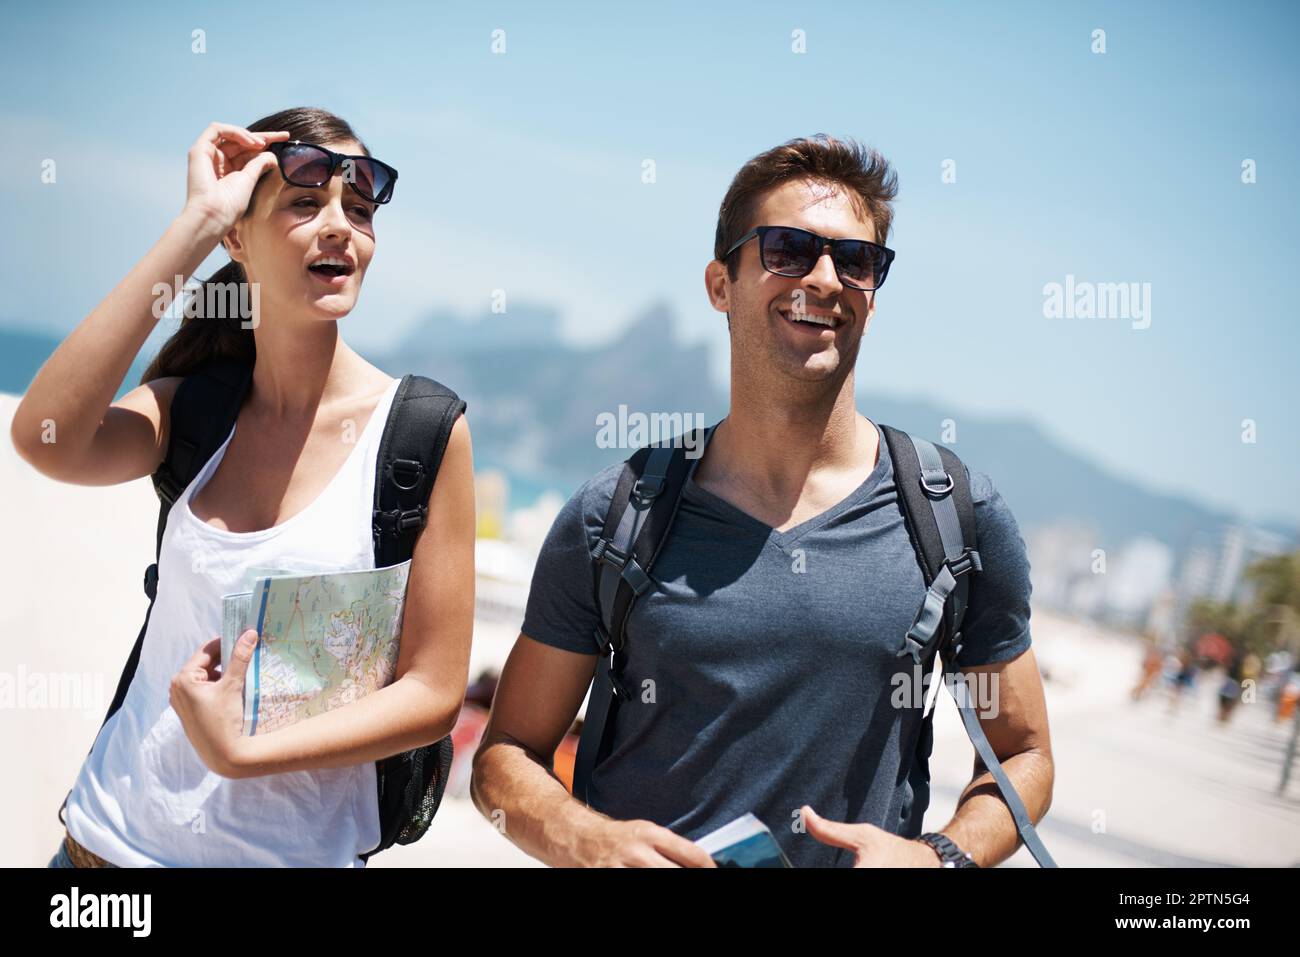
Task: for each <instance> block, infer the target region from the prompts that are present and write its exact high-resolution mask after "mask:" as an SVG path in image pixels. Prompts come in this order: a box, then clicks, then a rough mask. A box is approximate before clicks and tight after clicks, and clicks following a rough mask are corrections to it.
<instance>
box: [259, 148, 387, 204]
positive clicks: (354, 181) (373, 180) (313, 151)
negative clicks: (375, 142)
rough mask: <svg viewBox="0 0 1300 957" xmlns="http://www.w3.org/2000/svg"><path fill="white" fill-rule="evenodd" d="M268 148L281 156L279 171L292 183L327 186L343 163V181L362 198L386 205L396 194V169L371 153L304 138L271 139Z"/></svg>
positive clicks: (277, 155) (279, 157) (278, 158)
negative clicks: (349, 153)
mask: <svg viewBox="0 0 1300 957" xmlns="http://www.w3.org/2000/svg"><path fill="white" fill-rule="evenodd" d="M267 149H268V150H270V151H271V152H272V153H274V154H275V156H276V159H277V160H279V163H280V175H281V176H283V177H284V181H285V182H286V183H288V184H289V185H290V186H305V187H308V188H311V189H315V188H317V187H320V186H324V185H325V184H326V183H328V182H329V181H330V177H331V176H333V175H334V171H335V170H336V169H338V168H339V167H340V166H341V167H343V182H345V183H347V184H348V185H349V186H351V187H352V188H353V189H354V190H355V191H356V192H357V194H358V195H359V196H361V198H362V199H365V200H369V201H370V202H372V203H377V204H379V205H383V204H384V203H386V202H388V201H389V200H390V199H392V198H393V184H394V183H395V182H397V170H395V169H393V168H392V167H391V166H389V165H388V164H387V163H381V162H379V160H377V159H374V158H372V157H369V156H345V155H344V154H343V153H335V152H333V151H332V150H327V149H326V148H325V147H323V146H317V145H316V144H315V143H304V142H302V141H301V140H290V141H289V142H288V143H271V144H270V145H268V146H267Z"/></svg>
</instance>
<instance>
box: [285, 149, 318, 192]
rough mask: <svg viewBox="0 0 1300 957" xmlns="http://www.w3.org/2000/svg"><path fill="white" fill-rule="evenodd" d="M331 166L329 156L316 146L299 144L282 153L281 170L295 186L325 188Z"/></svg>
mask: <svg viewBox="0 0 1300 957" xmlns="http://www.w3.org/2000/svg"><path fill="white" fill-rule="evenodd" d="M330 165H331V164H330V157H329V154H328V153H326V152H324V151H323V150H320V149H317V148H316V147H314V146H308V145H306V144H299V145H297V146H286V147H285V148H284V149H283V150H281V151H280V170H281V172H283V173H284V178H285V179H287V180H288V181H289V182H290V183H292V184H293V185H294V186H313V187H314V186H324V185H325V184H326V183H327V182H329V178H330Z"/></svg>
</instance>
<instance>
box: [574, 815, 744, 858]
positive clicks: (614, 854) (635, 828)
mask: <svg viewBox="0 0 1300 957" xmlns="http://www.w3.org/2000/svg"><path fill="white" fill-rule="evenodd" d="M575 863H577V864H578V865H580V866H582V867H717V866H718V865H717V862H716V861H714V860H713V858H712V857H710V856H709V853H708V852H707V851H705V850H704V849H703V848H701V847H700V846H699V845H698V844H696V843H695V842H694V841H688V840H687V839H686V838H684V837H682V836H681V835H680V834H676V833H674V832H673V831H670V830H668V828H666V827H661V826H660V825H658V824H655V823H654V822H653V821H611V820H603V821H599V822H597V823H596V824H595V825H593V826H592V827H591V829H590V830H589V831H587V832H586V834H584V835H583V838H582V840H581V841H580V843H579V850H578V860H577V861H576V862H575Z"/></svg>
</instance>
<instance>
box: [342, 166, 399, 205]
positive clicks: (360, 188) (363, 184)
mask: <svg viewBox="0 0 1300 957" xmlns="http://www.w3.org/2000/svg"><path fill="white" fill-rule="evenodd" d="M343 177H344V180H345V181H346V182H348V183H350V184H351V185H352V186H353V187H354V188H355V189H356V191H357V192H358V193H360V194H361V195H362V196H363V197H364V198H366V199H368V200H370V201H371V202H372V203H375V202H387V201H388V196H387V195H386V194H387V193H389V192H391V191H392V185H393V178H392V176H391V175H390V174H389V172H388V170H387V168H386V167H384V166H382V165H380V164H379V163H376V162H374V161H373V160H369V159H366V158H364V157H361V158H357V159H349V160H346V161H345V162H344V164H343Z"/></svg>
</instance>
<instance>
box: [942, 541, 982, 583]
mask: <svg viewBox="0 0 1300 957" xmlns="http://www.w3.org/2000/svg"><path fill="white" fill-rule="evenodd" d="M946 564H947V566H948V568H950V569H951V570H952V573H953V576H954V577H956V578H960V577H961V576H962V575H968V574H970V573H971V572H982V571H984V563H983V562H982V561H980V553H979V552H977V551H975V549H973V548H970V547H969V546H967V547H966V548H965V549H964V550H963V551H962V553H961V554H960V555H959V556H957V557H956V558H953V559H950V560H949V561H948V562H947V563H946Z"/></svg>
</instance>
